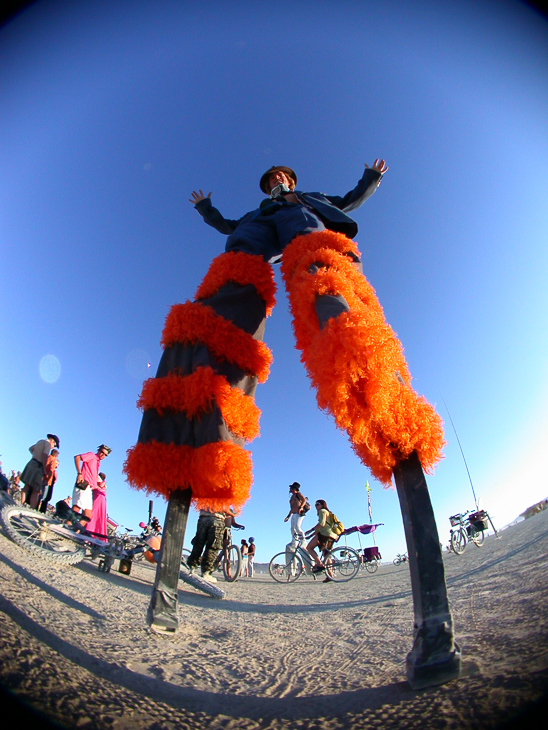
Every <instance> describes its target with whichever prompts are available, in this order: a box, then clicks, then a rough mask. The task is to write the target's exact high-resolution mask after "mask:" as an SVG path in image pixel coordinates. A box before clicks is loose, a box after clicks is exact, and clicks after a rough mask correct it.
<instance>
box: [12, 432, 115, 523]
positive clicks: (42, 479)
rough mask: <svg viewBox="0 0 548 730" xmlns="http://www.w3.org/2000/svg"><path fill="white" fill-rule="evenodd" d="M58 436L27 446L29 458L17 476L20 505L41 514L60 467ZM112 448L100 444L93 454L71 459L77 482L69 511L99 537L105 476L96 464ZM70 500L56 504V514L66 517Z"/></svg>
mask: <svg viewBox="0 0 548 730" xmlns="http://www.w3.org/2000/svg"><path fill="white" fill-rule="evenodd" d="M59 448H60V441H59V437H58V436H56V435H55V434H53V433H48V434H47V436H46V438H45V439H40V440H39V441H37V442H36V443H35V444H33V445H32V446H30V447H29V451H30V453H31V457H32V458H31V459H30V460H29V462H28V463H27V464H26V466H25V468H24V469H23V471H22V472H21V474H20V477H19V479H17V481H20V482H21V484H23V487H22V492H21V503H22V504H24V505H28V506H29V507H32V508H33V509H37V510H39V511H41V512H43V513H44V514H45V513H46V510H47V507H48V504H49V502H50V500H51V498H52V494H53V488H54V486H55V483H56V481H57V468H58V466H59ZM111 451H112V449H110V448H109V447H108V446H106V445H105V444H101V445H100V446H99V447H98V449H97V452H96V453H93V452H92V451H88V452H86V453H83V454H77V455H76V456H75V457H74V465H75V467H76V483H75V485H74V490H73V494H72V511H73V512H74V513H76V514H77V515H79V517H80V521H81V525H82V527H85V529H86V530H87V531H88V532H91V533H94V534H96V535H98V536H104V537H106V535H107V504H106V489H107V484H106V475H105V474H104V472H100V471H99V465H100V463H101V461H102V460H103V459H105V458H106V457H107V456H108V455H109V454H110V452H111ZM69 503H70V497H66V499H64V500H60V501H58V502H57V504H56V508H57V509H58V511H59V510H60V511H61V512H63V514H66V510H67V509H68V508H69Z"/></svg>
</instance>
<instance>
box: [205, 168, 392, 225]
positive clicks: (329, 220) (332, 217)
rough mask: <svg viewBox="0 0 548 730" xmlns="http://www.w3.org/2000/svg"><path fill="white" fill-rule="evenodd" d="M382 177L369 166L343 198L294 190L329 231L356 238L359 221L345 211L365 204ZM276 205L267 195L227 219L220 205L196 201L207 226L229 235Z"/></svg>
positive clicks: (207, 201)
mask: <svg viewBox="0 0 548 730" xmlns="http://www.w3.org/2000/svg"><path fill="white" fill-rule="evenodd" d="M380 179H381V174H380V172H377V170H373V169H371V168H369V167H366V168H365V171H364V173H363V175H362V177H361V179H360V180H359V182H358V184H357V185H356V187H355V188H354V189H353V190H350V192H348V193H346V195H345V196H344V197H340V196H339V195H326V194H325V193H304V192H301V191H300V190H295V191H294V192H295V193H296V194H297V195H298V196H299V198H300V199H301V200H303V201H304V202H305V203H307V204H308V205H309V206H310V207H311V208H313V209H314V210H315V211H316V213H318V215H319V217H320V218H321V219H322V221H323V223H324V225H325V227H326V228H328V229H329V230H330V231H337V232H338V233H344V235H345V236H348V238H354V236H355V235H356V234H357V232H358V224H357V223H356V221H354V220H352V218H350V217H349V216H347V215H346V213H347V212H348V211H351V210H356V208H359V207H360V205H362V204H363V203H365V201H366V200H367V198H370V197H371V195H373V193H374V192H375V190H376V189H377V186H378V184H379V180H380ZM276 205H279V204H277V203H276V202H275V201H270V199H269V198H267V199H266V200H264V201H263V202H262V203H261V206H260V208H258V209H256V210H252V211H250V212H249V213H246V214H245V215H244V216H242V218H239V219H238V220H230V219H228V218H224V217H223V216H222V215H221V213H220V212H219V211H218V210H217V208H214V207H213V205H212V203H211V200H210V199H209V198H204V199H203V200H200V202H199V203H197V204H196V210H197V211H198V213H200V215H201V216H202V217H203V219H204V220H205V222H206V223H207V224H208V225H210V226H212V227H213V228H215V229H216V230H217V231H219V233H224V234H225V235H227V236H229V235H230V234H231V233H234V231H235V230H236V229H237V228H238V226H240V225H241V224H242V223H247V222H248V221H251V220H253V219H254V218H255V217H257V216H259V215H265V214H266V215H268V213H269V208H270V207H271V206H272V207H275V206H276Z"/></svg>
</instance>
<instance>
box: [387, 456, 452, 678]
mask: <svg viewBox="0 0 548 730" xmlns="http://www.w3.org/2000/svg"><path fill="white" fill-rule="evenodd" d="M394 477H395V480H396V488H397V491H398V497H399V500H400V508H401V512H402V516H403V526H404V530H405V538H406V541H407V550H408V553H409V568H410V571H411V588H412V591H413V604H414V613H415V635H414V643H413V648H412V650H411V651H410V652H409V654H408V655H407V679H408V681H409V684H410V685H411V687H412V688H413V689H422V688H424V687H431V686H434V685H438V684H443V683H444V682H448V681H449V680H451V679H456V678H457V677H458V676H459V674H460V648H459V646H458V645H457V643H456V642H455V640H454V635H453V618H452V616H451V612H450V610H449V602H448V599H447V587H446V585H445V571H444V568H443V560H442V554H441V547H440V542H439V537H438V530H437V527H436V522H435V519H434V511H433V509H432V503H431V502H430V495H429V494H428V487H427V485H426V479H425V477H424V472H423V470H422V467H421V464H420V462H419V458H418V456H417V454H416V452H413V453H412V454H411V456H410V457H409V458H408V459H406V460H404V461H402V462H400V464H399V465H398V466H397V467H396V468H395V469H394Z"/></svg>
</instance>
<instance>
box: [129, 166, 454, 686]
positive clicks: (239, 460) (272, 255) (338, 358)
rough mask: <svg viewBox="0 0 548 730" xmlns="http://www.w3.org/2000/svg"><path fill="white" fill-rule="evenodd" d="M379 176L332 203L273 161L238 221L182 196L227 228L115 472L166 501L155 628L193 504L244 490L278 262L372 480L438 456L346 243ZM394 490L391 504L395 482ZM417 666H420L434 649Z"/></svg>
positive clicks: (214, 505)
mask: <svg viewBox="0 0 548 730" xmlns="http://www.w3.org/2000/svg"><path fill="white" fill-rule="evenodd" d="M387 170H388V167H387V166H386V163H385V161H384V160H383V159H376V160H375V162H374V164H373V165H372V167H368V166H367V165H366V166H365V171H364V173H363V175H362V177H361V178H360V180H359V181H358V183H357V185H356V187H355V188H354V189H353V190H351V191H349V192H348V193H347V194H346V195H344V196H342V197H341V196H333V195H326V194H324V193H306V192H303V191H300V190H298V189H297V188H296V185H297V175H296V173H295V172H294V170H292V169H291V168H289V167H285V166H274V167H271V168H270V169H269V170H267V171H266V172H265V173H264V174H263V175H262V177H261V179H260V183H259V184H260V188H261V190H262V191H263V193H265V195H267V196H268V197H267V198H265V199H264V200H263V201H262V202H261V204H260V206H259V207H258V208H257V209H256V210H253V211H250V212H249V213H246V214H245V215H244V216H243V217H242V218H240V219H236V220H231V219H227V218H224V217H223V216H222V215H221V213H220V212H219V211H218V210H217V209H216V208H214V207H213V205H212V203H211V193H208V194H207V195H205V194H204V193H203V191H202V190H199V191H193V192H192V196H191V199H190V202H191V203H192V204H193V205H194V206H195V208H196V210H197V211H198V213H199V214H200V215H201V216H202V217H203V218H204V220H205V222H206V223H208V224H209V225H211V226H213V227H214V228H215V229H216V230H218V231H219V232H220V233H223V234H225V235H227V236H228V238H227V242H226V246H225V253H224V254H221V255H220V256H218V257H217V258H216V259H214V261H213V262H212V264H211V267H210V269H209V271H208V272H207V274H206V276H205V278H204V280H203V281H202V284H201V285H200V287H199V288H198V291H197V293H196V297H195V300H194V301H193V302H189V301H187V302H185V303H184V304H176V305H174V306H173V307H172V308H171V311H170V313H169V314H168V317H167V319H166V323H165V327H164V331H163V335H162V345H163V347H164V354H163V356H162V359H161V361H160V364H159V367H158V372H157V374H156V377H155V378H152V379H150V380H148V381H146V382H145V384H144V386H143V390H142V393H141V397H140V399H139V401H138V405H139V406H140V407H141V408H142V409H143V411H144V413H143V419H142V423H141V429H140V432H139V438H138V443H137V444H136V445H135V446H134V447H133V448H132V449H130V450H129V451H128V455H127V460H126V463H125V466H124V469H125V472H126V474H127V478H128V482H129V483H130V484H131V485H133V486H134V487H136V488H141V489H145V490H146V491H148V492H154V493H156V494H161V495H163V496H165V497H167V498H168V499H169V503H168V513H167V515H166V525H165V528H164V534H163V538H162V547H161V556H162V557H161V560H160V564H159V565H158V569H157V575H156V582H155V585H154V588H153V596H152V600H151V606H150V609H149V614H148V622H149V624H150V625H151V627H153V628H155V629H157V630H162V629H164V630H171V631H173V630H176V629H177V627H178V619H177V579H178V564H179V562H180V556H181V551H182V545H183V542H182V541H183V537H184V529H185V525H186V519H187V514H188V507H189V505H190V503H191V502H192V503H194V505H195V507H196V508H197V509H201V510H209V511H210V512H217V511H218V512H226V511H228V509H229V508H230V506H233V507H234V508H235V510H236V512H238V511H239V510H241V508H242V506H243V504H244V503H245V502H246V500H247V499H248V497H249V492H250V488H251V481H252V473H251V458H250V455H249V452H248V451H246V450H245V449H244V446H245V443H246V442H249V441H251V440H252V439H253V438H255V436H257V435H258V432H259V426H258V422H259V415H260V413H259V410H258V408H257V407H256V405H255V403H254V393H255V390H256V387H257V383H258V382H264V381H265V380H266V378H267V376H268V371H269V366H270V362H271V359H272V358H271V354H270V351H269V350H268V348H267V347H266V345H265V344H264V343H263V336H264V324H265V319H266V317H267V316H268V315H269V314H270V312H271V310H272V308H273V306H274V304H275V284H274V279H273V273H272V269H271V264H274V263H278V262H280V261H281V262H282V277H283V280H284V283H285V286H286V288H287V291H288V295H289V301H290V308H291V313H292V316H293V326H294V332H295V336H296V340H297V347H298V348H299V349H300V350H301V352H302V361H303V362H304V364H305V368H306V370H307V372H308V375H309V377H310V379H311V381H312V383H313V384H314V386H315V388H316V391H317V400H318V405H319V406H320V408H322V409H324V410H327V411H328V412H330V413H331V414H333V416H334V418H335V422H336V424H337V425H338V426H339V427H340V428H342V429H345V430H346V432H347V433H348V435H349V437H350V441H351V444H352V447H353V449H354V451H355V452H356V454H357V455H358V456H359V457H360V459H361V460H362V461H363V463H364V464H365V465H366V466H368V468H369V469H370V470H371V472H372V474H373V475H374V476H375V477H376V478H377V479H378V480H379V481H381V482H383V483H384V484H385V485H388V484H390V483H391V480H392V477H393V475H396V483H397V485H398V482H399V481H400V482H401V478H400V479H399V478H398V475H400V477H401V474H402V473H404V472H405V468H404V467H405V465H407V463H408V462H409V463H412V464H413V465H414V464H415V462H416V464H417V466H418V469H419V472H420V474H422V479H423V481H424V474H423V472H422V469H426V470H429V469H431V468H432V467H433V465H434V464H435V463H436V462H437V461H438V460H439V458H440V457H441V449H442V447H443V445H444V438H443V427H442V423H441V419H440V418H439V416H438V415H437V414H436V413H435V411H434V409H433V408H432V406H430V405H429V404H428V403H427V402H426V400H425V399H424V398H422V397H421V396H418V395H417V394H416V393H415V391H414V390H413V388H412V387H411V376H410V374H409V371H408V368H407V364H406V362H405V358H404V356H403V348H402V346H401V343H400V342H399V340H398V339H397V337H396V335H395V333H394V332H393V330H392V329H391V328H390V326H389V325H388V324H387V323H386V321H385V319H384V313H383V311H382V307H381V305H380V304H379V302H378V300H377V298H376V295H375V292H374V290H373V288H372V287H371V286H370V285H369V284H368V282H367V281H366V279H365V278H364V277H363V275H362V273H361V260H360V254H359V251H358V249H357V246H356V244H355V242H354V241H353V240H352V239H353V238H354V237H355V236H356V234H357V232H358V226H357V224H356V222H355V221H354V220H353V219H352V218H350V217H349V215H348V213H349V212H351V211H353V210H356V209H357V208H358V207H359V206H361V205H362V204H363V203H364V202H365V201H366V200H367V199H368V198H369V197H370V196H371V195H372V194H373V193H374V192H375V191H376V189H377V187H378V185H379V184H380V182H381V180H382V178H383V176H384V174H385V173H386V172H387ZM402 465H403V466H402ZM417 473H418V472H416V470H415V472H413V474H414V478H415V477H416V475H417ZM418 478H420V477H418ZM403 481H404V482H405V479H404V480H403ZM424 486H426V485H425V483H424ZM398 494H399V496H400V501H401V500H402V494H403V492H402V491H401V490H400V488H399V487H398ZM402 510H403V506H402ZM432 517H433V515H432ZM434 529H435V523H434ZM406 534H407V533H406ZM408 539H409V538H408ZM438 549H439V545H438ZM419 552H420V551H419ZM441 571H442V572H441V573H439V571H438V573H439V575H441V579H442V582H443V589H445V583H444V577H443V567H441ZM437 575H438V574H437ZM437 580H438V579H437ZM438 583H439V580H438ZM440 595H441V594H440ZM415 598H416V601H415V605H416V606H417V600H418V599H417V597H415ZM440 606H441V608H439V607H437V608H436V611H438V608H439V611H438V613H439V614H440V616H442V617H443V619H440V621H441V623H442V624H443V626H447V625H449V631H448V632H446V633H447V634H448V636H449V640H448V641H446V640H445V639H446V638H447V637H442V638H443V640H442V641H441V644H443V647H442V650H441V654H440V651H438V653H437V655H436V657H437V658H436V660H435V662H434V663H436V662H437V664H440V663H441V664H443V665H444V666H446V665H447V664H448V663H449V664H450V663H451V662H452V661H453V659H454V658H455V657H456V655H457V651H456V649H455V646H454V645H453V644H452V628H451V619H450V614H449V612H448V608H447V605H446V601H445V603H444V601H443V596H442V598H441V599H440ZM421 611H422V608H421ZM419 613H420V611H419ZM419 613H417V608H416V623H418V624H419V626H418V628H417V631H418V634H417V636H418V635H419V634H420V631H421V629H420V626H421V625H422V624H423V623H424V622H423V620H422V615H421V616H419ZM423 613H424V611H423ZM426 623H428V622H426ZM441 630H442V633H443V631H444V629H441ZM429 631H430V633H432V631H431V630H430V629H429ZM423 633H424V632H423ZM426 633H428V631H427V632H426ZM419 638H420V637H419ZM421 641H422V639H421ZM422 643H423V644H424V642H422ZM431 643H432V642H431ZM433 643H435V640H434V642H433ZM438 643H440V642H438ZM441 644H440V645H441ZM438 648H439V647H438ZM423 653H424V652H423ZM431 653H432V652H430V654H431ZM440 656H442V658H441V659H440ZM408 659H409V658H408ZM423 659H424V657H421V658H420V660H419V663H420V662H422V663H423V664H424V663H425V662H424V661H423ZM426 664H428V671H430V665H431V664H432V661H431V656H430V655H429V656H428V657H427V661H426ZM421 671H422V670H421ZM451 672H452V673H453V675H454V666H453V665H451V669H450V671H449V674H450V673H451ZM408 673H409V672H408ZM446 674H447V672H446ZM420 681H422V680H420ZM427 681H430V679H428V680H427ZM443 681H445V680H443ZM423 686H424V685H423Z"/></svg>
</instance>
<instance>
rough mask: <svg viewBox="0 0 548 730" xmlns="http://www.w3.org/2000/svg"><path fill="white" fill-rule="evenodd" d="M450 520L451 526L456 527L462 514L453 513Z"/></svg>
mask: <svg viewBox="0 0 548 730" xmlns="http://www.w3.org/2000/svg"><path fill="white" fill-rule="evenodd" d="M449 522H450V523H451V527H456V525H460V515H453V516H452V517H450V518H449Z"/></svg>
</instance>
